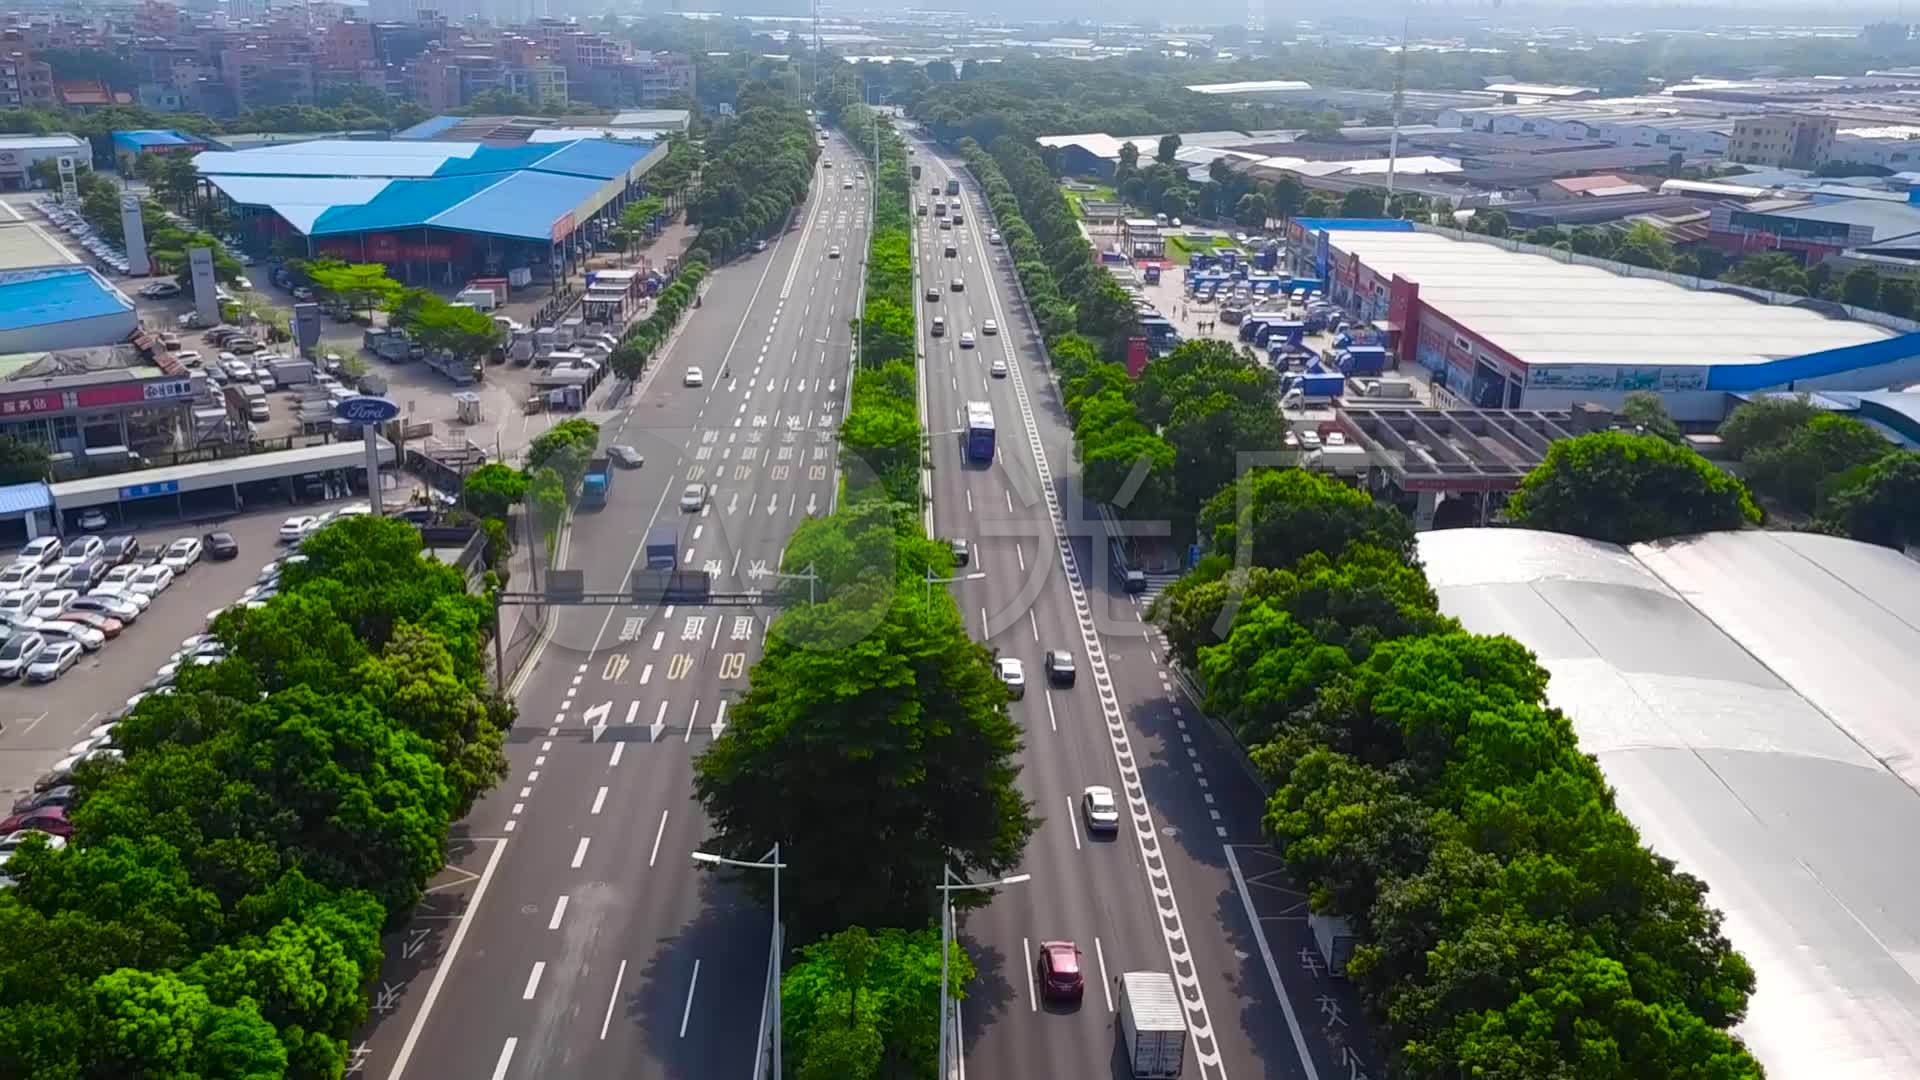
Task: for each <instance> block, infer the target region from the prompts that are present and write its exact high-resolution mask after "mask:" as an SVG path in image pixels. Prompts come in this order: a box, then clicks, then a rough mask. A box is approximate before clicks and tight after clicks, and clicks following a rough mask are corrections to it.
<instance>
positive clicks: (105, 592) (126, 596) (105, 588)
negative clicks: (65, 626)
mask: <svg viewBox="0 0 1920 1080" xmlns="http://www.w3.org/2000/svg"><path fill="white" fill-rule="evenodd" d="M87 595H88V596H104V597H111V598H112V599H115V600H119V601H122V602H124V603H128V604H132V605H133V606H134V607H137V608H139V609H140V610H141V611H145V610H147V605H149V604H151V603H153V597H151V596H148V595H147V594H146V593H142V592H134V591H133V590H132V589H129V588H127V587H126V586H125V585H101V586H98V587H96V588H95V589H94V590H93V591H92V592H90V593H88V594H87Z"/></svg>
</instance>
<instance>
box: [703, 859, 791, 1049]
mask: <svg viewBox="0 0 1920 1080" xmlns="http://www.w3.org/2000/svg"><path fill="white" fill-rule="evenodd" d="M693 861H694V862H697V863H708V864H711V865H714V866H737V867H740V868H742V869H747V870H771V871H773V963H774V973H773V974H774V980H773V1076H774V1080H779V1078H780V1077H781V1076H783V1075H785V1074H784V1073H782V1072H781V1071H780V977H779V976H780V971H779V964H780V959H781V956H782V954H783V953H785V951H786V933H785V932H784V931H783V930H781V928H780V871H781V870H782V869H783V868H785V866H786V865H787V864H786V863H783V862H781V861H780V845H779V844H778V843H775V844H774V845H773V850H772V851H769V852H767V857H766V858H765V859H764V860H762V861H760V862H747V861H745V860H743V859H729V858H726V857H725V856H722V855H713V854H710V853H708V852H705V851H696V852H694V853H693ZM758 1052H759V1051H757V1050H756V1051H755V1053H758Z"/></svg>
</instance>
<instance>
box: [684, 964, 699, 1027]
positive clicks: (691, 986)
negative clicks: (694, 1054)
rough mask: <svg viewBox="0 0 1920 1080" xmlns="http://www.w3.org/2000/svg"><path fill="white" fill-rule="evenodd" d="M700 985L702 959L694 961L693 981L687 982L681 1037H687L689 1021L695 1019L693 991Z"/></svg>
mask: <svg viewBox="0 0 1920 1080" xmlns="http://www.w3.org/2000/svg"><path fill="white" fill-rule="evenodd" d="M699 985H700V961H698V960H695V961H694V962H693V981H691V982H689V983H687V1007H686V1009H685V1010H684V1011H682V1012H681V1013H680V1037H681V1038H683V1039H684V1038H686V1037H687V1021H688V1020H691V1019H693V992H694V990H695V989H696V988H698V987H699Z"/></svg>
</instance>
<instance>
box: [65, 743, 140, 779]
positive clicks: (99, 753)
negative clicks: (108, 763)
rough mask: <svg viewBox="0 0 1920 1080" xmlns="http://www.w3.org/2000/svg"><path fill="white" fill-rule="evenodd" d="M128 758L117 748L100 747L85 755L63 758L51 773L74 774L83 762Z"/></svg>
mask: <svg viewBox="0 0 1920 1080" xmlns="http://www.w3.org/2000/svg"><path fill="white" fill-rule="evenodd" d="M126 756H127V755H126V754H125V753H124V752H123V751H121V750H119V749H117V748H115V747H111V746H100V747H95V748H94V749H92V750H89V751H87V752H86V753H84V754H70V755H68V756H67V757H63V758H61V759H60V760H59V761H56V762H54V763H53V769H52V770H51V771H53V772H57V773H64V772H72V771H73V767H74V766H76V765H78V764H80V763H81V762H82V761H93V760H95V759H96V758H112V759H115V760H118V759H121V758H124V757H126Z"/></svg>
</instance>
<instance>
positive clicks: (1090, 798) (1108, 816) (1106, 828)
mask: <svg viewBox="0 0 1920 1080" xmlns="http://www.w3.org/2000/svg"><path fill="white" fill-rule="evenodd" d="M1080 815H1081V816H1082V817H1083V818H1085V819H1086V825H1087V831H1088V832H1109V833H1110V832H1119V831H1120V804H1119V803H1118V802H1115V801H1114V798H1113V789H1112V788H1110V787H1104V786H1102V785H1100V784H1095V785H1093V786H1092V787H1089V788H1088V789H1087V790H1086V791H1084V792H1082V793H1081V794H1080Z"/></svg>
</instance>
